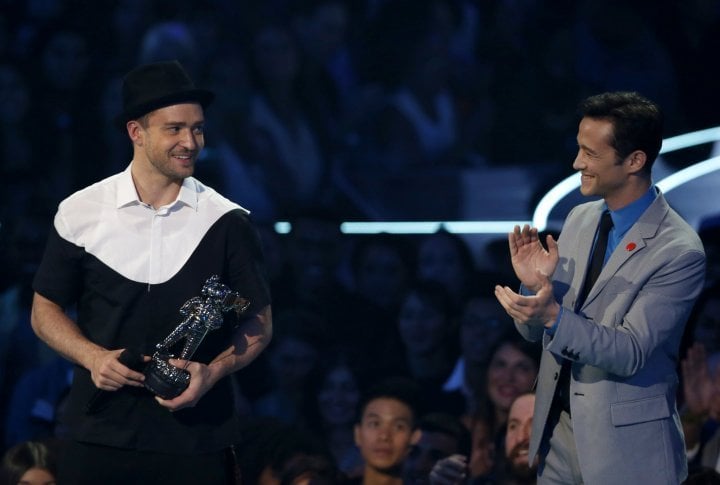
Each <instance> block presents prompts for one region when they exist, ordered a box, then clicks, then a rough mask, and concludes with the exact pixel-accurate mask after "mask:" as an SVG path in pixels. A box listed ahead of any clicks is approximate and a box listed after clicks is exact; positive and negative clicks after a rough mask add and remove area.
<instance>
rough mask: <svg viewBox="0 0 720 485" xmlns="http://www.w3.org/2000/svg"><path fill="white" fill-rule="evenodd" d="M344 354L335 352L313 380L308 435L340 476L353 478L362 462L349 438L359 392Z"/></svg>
mask: <svg viewBox="0 0 720 485" xmlns="http://www.w3.org/2000/svg"><path fill="white" fill-rule="evenodd" d="M345 354H346V352H344V351H337V354H334V355H335V356H334V357H333V358H332V359H331V360H330V361H329V363H327V364H325V365H323V366H322V368H321V369H320V371H319V372H318V378H317V379H314V381H315V382H316V383H317V388H316V389H315V394H314V397H315V399H314V402H313V403H312V404H314V405H315V406H314V407H313V408H311V410H310V417H311V420H310V422H311V425H312V432H313V433H314V434H316V435H317V436H319V437H321V438H322V439H323V440H324V441H325V444H326V445H327V447H328V449H329V450H330V452H331V453H332V455H333V457H334V458H335V462H336V463H337V466H338V468H339V470H340V472H342V473H343V474H345V475H346V476H347V477H356V476H359V475H361V474H362V469H363V459H362V457H361V456H360V452H359V450H358V448H357V446H355V439H354V435H353V431H354V425H355V413H356V411H357V406H358V403H359V401H360V396H361V393H362V390H361V383H360V379H359V376H358V372H357V370H356V366H354V365H352V364H351V363H350V362H348V359H346V358H345Z"/></svg>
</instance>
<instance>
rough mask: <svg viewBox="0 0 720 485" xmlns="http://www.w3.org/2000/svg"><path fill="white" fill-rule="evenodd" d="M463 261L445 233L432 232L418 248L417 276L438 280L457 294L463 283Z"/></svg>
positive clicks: (464, 269) (452, 292) (453, 293)
mask: <svg viewBox="0 0 720 485" xmlns="http://www.w3.org/2000/svg"><path fill="white" fill-rule="evenodd" d="M463 264H464V262H463V261H462V257H461V256H460V254H459V253H458V249H457V246H456V245H455V243H454V242H453V241H452V240H451V238H450V236H448V235H447V234H443V233H439V234H433V235H431V236H429V237H428V238H427V239H425V240H424V241H423V242H422V244H421V245H420V247H419V249H418V276H419V277H420V278H421V279H428V280H434V281H439V282H440V283H442V284H444V285H445V287H446V288H447V290H448V291H449V292H450V294H451V295H459V294H460V292H461V291H462V287H463V286H464V284H465V271H466V269H467V268H464V267H463Z"/></svg>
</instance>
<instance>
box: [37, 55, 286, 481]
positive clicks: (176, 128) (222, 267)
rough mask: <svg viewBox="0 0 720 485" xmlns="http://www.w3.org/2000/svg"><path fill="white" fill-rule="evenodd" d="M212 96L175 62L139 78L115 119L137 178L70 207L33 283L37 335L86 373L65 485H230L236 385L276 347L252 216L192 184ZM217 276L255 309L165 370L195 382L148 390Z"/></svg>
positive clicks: (117, 178)
mask: <svg viewBox="0 0 720 485" xmlns="http://www.w3.org/2000/svg"><path fill="white" fill-rule="evenodd" d="M213 97H214V96H213V93H211V92H209V91H206V90H203V89H199V88H197V87H196V86H195V85H194V83H193V82H192V80H191V79H190V78H189V77H188V75H187V73H186V72H185V70H184V69H183V68H182V66H181V65H180V64H179V63H178V62H176V61H169V62H157V63H153V64H148V65H143V66H140V67H137V68H136V69H134V70H132V71H130V72H129V73H128V74H127V75H126V76H125V78H124V79H123V89H122V101H123V112H122V113H121V114H120V115H119V116H118V118H117V123H118V126H119V127H120V128H121V129H123V130H125V131H126V132H127V134H128V136H129V138H130V141H131V142H132V145H133V159H132V161H131V162H130V165H129V166H128V167H127V169H126V170H124V171H123V172H121V173H119V174H116V175H114V176H111V177H109V178H107V179H105V180H102V181H100V182H98V183H95V184H93V185H91V186H89V187H87V188H85V189H82V190H80V191H78V192H76V193H74V194H72V195H71V196H70V197H68V198H67V199H65V200H64V201H62V202H61V203H60V205H59V208H58V211H57V214H56V216H55V219H54V223H53V227H52V230H51V234H50V236H49V238H48V242H47V246H46V249H45V254H44V256H43V259H42V262H41V264H40V266H39V268H38V271H37V274H36V275H35V279H34V281H33V289H34V290H35V295H34V299H33V308H32V326H33V329H34V330H35V332H36V333H37V335H38V336H39V337H40V338H41V339H42V340H44V341H45V342H46V343H47V344H48V345H50V347H52V348H53V349H55V350H56V351H57V352H59V353H60V354H61V355H63V356H64V357H66V358H67V359H69V360H71V361H72V362H74V363H75V377H74V381H73V385H72V389H71V391H70V395H69V398H68V404H67V408H68V411H67V413H66V419H67V424H68V425H69V427H70V429H71V438H72V440H71V441H70V442H69V443H68V444H67V447H66V450H65V453H64V458H63V460H61V466H60V470H59V481H58V483H60V484H62V483H69V484H84V483H88V484H89V483H93V484H97V483H103V484H111V483H123V484H125V483H173V484H183V483H203V484H214V483H218V484H220V483H232V482H231V479H232V478H231V473H230V465H231V463H230V462H229V456H230V453H229V450H230V446H231V444H232V443H233V442H235V441H236V440H237V432H238V427H239V423H238V419H237V416H236V414H235V412H234V410H235V407H234V403H233V391H232V386H231V378H230V375H231V374H232V373H233V372H235V371H238V370H239V369H242V368H243V367H245V366H247V365H248V364H249V363H250V362H251V361H252V360H253V359H254V358H255V357H257V356H258V354H259V353H260V352H261V351H262V350H263V349H264V348H265V347H266V346H267V344H268V342H269V340H270V338H271V334H272V315H271V307H270V294H269V290H268V284H267V281H266V279H265V276H264V274H265V272H264V269H263V261H262V250H261V247H260V242H259V239H258V237H257V235H256V231H255V229H254V227H253V226H252V223H251V221H250V219H249V212H248V211H247V210H246V209H244V208H242V207H240V206H239V205H237V204H235V203H234V202H231V201H229V200H228V199H226V198H224V197H222V196H221V195H220V194H218V193H217V192H216V191H215V190H213V189H212V188H210V187H208V186H206V185H204V184H202V183H201V182H200V181H198V180H197V179H195V178H194V177H193V176H192V175H193V170H194V167H195V162H196V160H197V158H198V156H199V154H200V151H201V150H202V148H203V146H204V133H203V127H204V110H205V108H207V106H208V105H209V104H210V103H211V102H212V100H213ZM213 275H217V276H219V279H220V281H221V282H222V284H223V285H226V287H227V288H229V289H231V290H233V291H234V292H237V293H238V294H240V295H241V296H242V297H243V298H245V299H246V300H248V301H249V302H250V306H249V308H247V309H246V310H245V311H244V312H243V313H242V314H241V313H240V312H232V311H231V312H228V313H226V314H225V316H224V321H223V322H222V324H221V325H220V326H219V328H217V329H213V331H211V332H207V333H206V334H205V335H204V336H203V337H202V341H201V343H200V345H199V346H198V347H197V349H196V351H195V352H194V353H193V354H192V355H190V356H188V357H187V359H186V360H180V359H174V358H170V359H169V361H167V362H168V363H169V364H170V366H168V367H173V368H176V367H179V368H182V369H184V370H186V371H187V372H188V373H189V376H190V379H189V384H187V388H185V390H184V391H181V393H180V394H179V395H177V396H176V397H172V398H171V397H168V396H166V397H167V399H163V398H161V397H159V396H157V395H156V394H157V393H155V394H153V393H152V392H150V391H148V390H147V389H146V386H145V385H144V384H145V382H146V374H147V372H145V373H144V372H143V370H144V369H145V364H146V363H147V362H148V361H149V360H150V356H151V355H153V353H154V352H155V351H156V347H157V344H158V342H161V341H163V339H164V338H165V337H166V336H168V335H169V334H170V333H171V332H172V331H173V330H174V329H175V328H177V327H178V324H179V322H180V319H181V316H180V313H179V309H180V308H181V307H183V305H184V304H185V303H186V302H189V301H191V300H192V301H197V300H193V298H195V297H200V294H201V290H202V291H204V288H205V287H204V285H203V283H204V282H206V280H208V278H209V277H211V276H213ZM72 306H74V307H75V308H76V310H77V318H76V319H71V318H70V317H68V316H67V314H66V313H65V309H67V308H69V307H72ZM198 318H206V317H205V316H204V315H200V316H198ZM125 349H132V351H133V353H134V355H135V356H136V357H135V358H133V359H128V358H126V356H127V355H130V354H128V352H125V353H123V351H124V350H125ZM121 354H122V356H121ZM173 355H179V354H177V353H174V354H173ZM183 355H185V354H183ZM153 362H154V359H153ZM148 387H149V386H148ZM179 392H180V391H179ZM162 395H165V394H162Z"/></svg>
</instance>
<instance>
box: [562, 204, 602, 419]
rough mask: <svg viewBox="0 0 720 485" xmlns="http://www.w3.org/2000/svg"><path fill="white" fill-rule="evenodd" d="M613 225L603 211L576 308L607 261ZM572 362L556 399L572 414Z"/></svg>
mask: <svg viewBox="0 0 720 485" xmlns="http://www.w3.org/2000/svg"><path fill="white" fill-rule="evenodd" d="M612 227H613V222H612V218H611V217H610V212H608V211H605V212H603V215H602V217H601V218H600V224H599V225H598V229H597V237H596V238H595V249H594V250H593V253H592V257H591V259H590V264H589V265H588V270H587V273H586V274H585V282H584V283H583V287H582V291H581V293H580V297H579V298H578V299H577V302H576V304H575V308H580V307H581V306H582V304H583V302H584V301H585V298H586V297H587V295H588V293H590V289H591V288H592V287H593V285H594V284H595V281H596V280H597V278H598V276H599V275H600V271H602V267H603V263H604V262H605V252H606V251H607V243H608V235H609V234H610V229H612ZM571 365H572V362H571V361H570V360H567V359H565V360H563V365H562V368H561V369H560V376H559V378H558V383H557V388H556V396H555V397H556V400H557V403H558V405H559V407H560V409H563V410H565V411H567V413H568V414H570V366H571Z"/></svg>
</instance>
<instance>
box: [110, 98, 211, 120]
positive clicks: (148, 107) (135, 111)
mask: <svg viewBox="0 0 720 485" xmlns="http://www.w3.org/2000/svg"><path fill="white" fill-rule="evenodd" d="M214 99H215V93H213V92H212V91H207V90H205V89H190V90H188V91H183V92H179V93H172V94H169V95H167V96H162V97H160V98H156V99H153V100H150V101H146V102H144V103H140V104H138V105H136V106H132V107H130V108H128V109H126V110H125V111H123V112H122V113H121V114H120V115H118V116H116V117H115V126H117V128H118V129H119V130H124V129H125V127H126V126H127V122H128V121H130V120H136V119H138V118H140V117H142V116H144V115H146V114H148V113H150V112H152V111H155V110H156V109H160V108H164V107H166V106H172V105H174V104H182V103H200V105H201V106H202V107H203V109H205V108H207V107H208V106H209V105H210V104H211V103H212V102H213V100H214Z"/></svg>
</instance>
